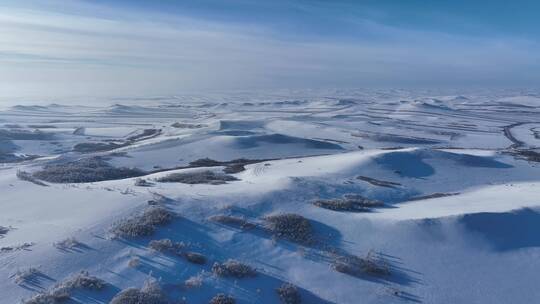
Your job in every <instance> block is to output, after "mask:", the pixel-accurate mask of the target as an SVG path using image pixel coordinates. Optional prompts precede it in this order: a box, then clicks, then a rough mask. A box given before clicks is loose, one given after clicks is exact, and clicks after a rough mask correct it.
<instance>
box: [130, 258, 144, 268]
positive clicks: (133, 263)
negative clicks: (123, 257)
mask: <svg viewBox="0 0 540 304" xmlns="http://www.w3.org/2000/svg"><path fill="white" fill-rule="evenodd" d="M140 265H141V260H140V259H139V258H131V259H130V260H129V262H128V267H131V268H137V267H139V266H140Z"/></svg>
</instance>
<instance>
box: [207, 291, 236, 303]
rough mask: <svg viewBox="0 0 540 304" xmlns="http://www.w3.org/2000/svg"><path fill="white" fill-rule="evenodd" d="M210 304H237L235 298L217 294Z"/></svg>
mask: <svg viewBox="0 0 540 304" xmlns="http://www.w3.org/2000/svg"><path fill="white" fill-rule="evenodd" d="M208 303H209V304H235V303H236V301H235V300H234V298H233V297H231V296H228V295H225V294H223V293H219V294H217V295H216V296H215V297H213V298H212V299H211V300H210V302H208Z"/></svg>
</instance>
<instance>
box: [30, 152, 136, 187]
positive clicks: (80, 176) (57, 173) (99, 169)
mask: <svg viewBox="0 0 540 304" xmlns="http://www.w3.org/2000/svg"><path fill="white" fill-rule="evenodd" d="M144 174H145V172H144V171H141V170H139V169H131V168H125V167H121V168H116V167H113V166H111V165H110V164H109V163H107V162H106V161H105V160H104V159H103V158H102V157H91V158H83V159H80V160H77V161H73V162H68V163H63V164H52V165H46V166H44V167H43V168H42V169H41V170H40V171H37V172H35V173H34V174H33V175H32V176H33V177H34V178H37V179H40V180H44V181H47V182H50V183H88V182H99V181H105V180H115V179H124V178H130V177H137V176H142V175H144Z"/></svg>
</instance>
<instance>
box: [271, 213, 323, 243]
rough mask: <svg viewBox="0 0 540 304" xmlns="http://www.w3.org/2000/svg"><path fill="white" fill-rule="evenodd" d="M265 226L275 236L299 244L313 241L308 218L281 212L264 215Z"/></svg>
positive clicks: (311, 228)
mask: <svg viewBox="0 0 540 304" xmlns="http://www.w3.org/2000/svg"><path fill="white" fill-rule="evenodd" d="M264 220H265V228H266V229H267V230H268V231H270V233H272V235H273V236H275V237H277V238H283V239H287V240H289V241H293V242H296V243H300V244H310V243H312V242H313V241H314V232H313V227H312V225H311V223H310V222H309V220H308V219H306V218H304V217H303V216H301V215H298V214H293V213H283V214H277V215H270V216H266V217H264Z"/></svg>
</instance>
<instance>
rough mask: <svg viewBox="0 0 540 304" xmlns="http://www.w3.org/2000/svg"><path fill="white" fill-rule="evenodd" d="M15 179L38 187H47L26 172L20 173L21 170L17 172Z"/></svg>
mask: <svg viewBox="0 0 540 304" xmlns="http://www.w3.org/2000/svg"><path fill="white" fill-rule="evenodd" d="M17 178H18V179H20V180H22V181H25V182H31V183H34V184H36V185H38V186H44V187H48V185H47V184H45V183H44V182H42V181H40V180H38V179H36V178H35V177H34V176H33V175H32V174H30V173H28V172H26V171H22V170H17Z"/></svg>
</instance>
